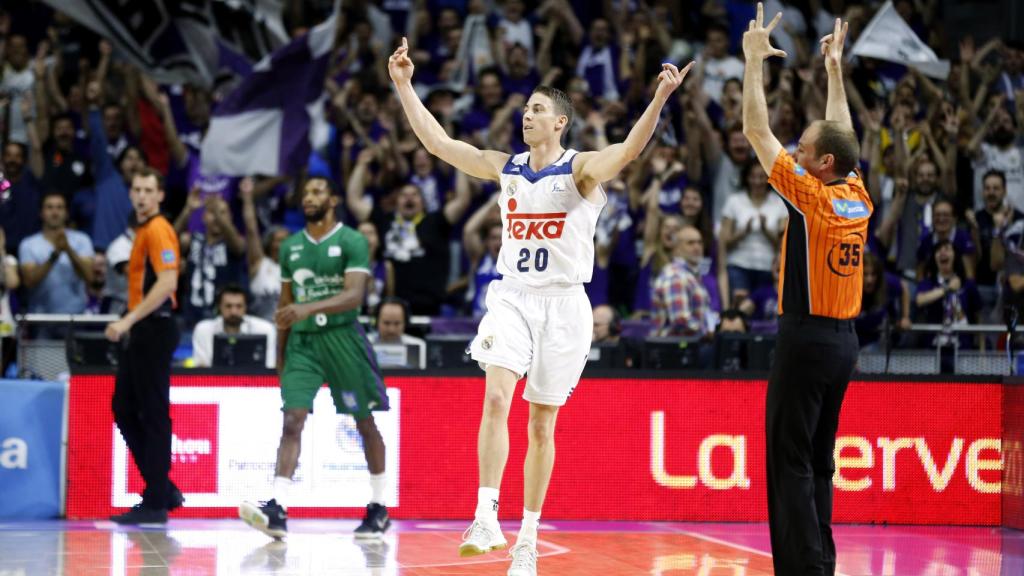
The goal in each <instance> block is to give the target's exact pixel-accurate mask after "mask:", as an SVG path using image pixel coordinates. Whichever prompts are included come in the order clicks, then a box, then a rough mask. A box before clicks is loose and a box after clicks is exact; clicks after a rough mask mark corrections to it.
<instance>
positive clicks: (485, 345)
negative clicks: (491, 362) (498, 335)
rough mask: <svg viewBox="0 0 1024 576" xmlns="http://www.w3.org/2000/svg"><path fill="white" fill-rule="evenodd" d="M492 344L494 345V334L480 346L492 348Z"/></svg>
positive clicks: (487, 348)
mask: <svg viewBox="0 0 1024 576" xmlns="http://www.w3.org/2000/svg"><path fill="white" fill-rule="evenodd" d="M491 346H494V336H488V337H486V338H484V339H483V341H482V342H480V347H481V348H483V349H484V350H490V349H491Z"/></svg>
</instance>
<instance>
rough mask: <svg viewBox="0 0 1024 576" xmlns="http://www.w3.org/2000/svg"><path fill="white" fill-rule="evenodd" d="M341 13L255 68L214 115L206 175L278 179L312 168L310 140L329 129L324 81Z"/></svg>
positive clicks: (204, 151)
mask: <svg viewBox="0 0 1024 576" xmlns="http://www.w3.org/2000/svg"><path fill="white" fill-rule="evenodd" d="M338 17H339V16H338V13H337V11H335V13H334V14H332V15H331V17H330V18H328V19H327V20H326V21H324V22H323V23H321V24H320V25H318V26H316V27H314V28H313V29H312V30H310V31H309V33H308V34H305V35H303V36H301V37H299V38H296V39H295V40H293V41H291V42H290V43H289V44H287V45H285V46H283V47H281V48H280V49H278V50H277V51H275V52H274V53H273V54H271V55H270V56H268V57H267V58H264V59H263V60H261V61H260V62H259V63H258V64H256V66H254V67H253V72H252V74H250V75H249V76H248V77H247V78H245V80H243V81H242V83H241V84H240V85H239V86H238V87H237V88H236V89H235V90H234V91H233V92H232V93H231V94H230V95H228V97H227V98H226V99H225V100H224V101H223V102H221V103H220V104H219V105H218V106H217V108H216V109H215V110H214V111H213V117H212V118H211V119H210V127H209V129H208V130H207V132H206V137H205V138H204V139H203V144H202V148H201V151H200V158H201V160H202V171H203V173H205V174H222V175H225V176H252V175H256V174H262V175H268V176H276V175H286V174H296V173H298V172H299V171H300V170H301V169H302V167H303V166H304V165H305V164H306V162H307V161H308V159H309V152H310V136H311V135H312V134H313V133H314V132H316V131H317V130H318V125H319V124H321V123H323V103H324V100H325V98H324V78H325V77H326V75H327V67H328V63H329V60H330V56H331V46H332V43H333V41H334V34H335V22H336V20H337V18H338Z"/></svg>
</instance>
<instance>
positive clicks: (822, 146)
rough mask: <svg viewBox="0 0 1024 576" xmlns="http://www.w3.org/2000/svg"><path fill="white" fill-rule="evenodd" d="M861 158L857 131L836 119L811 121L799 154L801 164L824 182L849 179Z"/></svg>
mask: <svg viewBox="0 0 1024 576" xmlns="http://www.w3.org/2000/svg"><path fill="white" fill-rule="evenodd" d="M859 159H860V143H859V142H858V141H857V133H856V132H854V131H853V129H852V128H849V127H847V126H844V125H843V124H841V123H839V122H835V121H833V120H818V121H815V122H813V123H811V125H810V126H808V127H807V130H804V133H803V135H802V136H801V137H800V144H799V146H798V148H797V153H796V161H797V163H798V164H800V165H801V166H803V167H804V168H806V169H807V171H808V172H810V173H811V175H813V176H814V177H816V178H818V179H819V180H821V181H822V182H829V181H831V180H835V179H837V178H845V177H846V175H847V174H849V173H850V172H852V171H853V169H854V168H856V167H857V161H858V160H859Z"/></svg>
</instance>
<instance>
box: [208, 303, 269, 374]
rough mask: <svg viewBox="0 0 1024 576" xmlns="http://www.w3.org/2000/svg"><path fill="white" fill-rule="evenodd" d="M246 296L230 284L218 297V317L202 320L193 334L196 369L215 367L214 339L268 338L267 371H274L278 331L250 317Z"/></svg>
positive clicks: (264, 321)
mask: <svg viewBox="0 0 1024 576" xmlns="http://www.w3.org/2000/svg"><path fill="white" fill-rule="evenodd" d="M245 309H246V295H245V291H244V290H242V287H241V286H239V285H237V284H228V285H226V286H224V288H221V290H220V293H219V294H217V313H218V314H217V317H216V318H211V319H209V320H201V321H200V322H199V323H198V324H196V327H195V329H193V330H192V359H193V360H194V361H195V365H196V367H197V368H205V367H209V366H211V365H212V364H213V337H214V336H216V335H217V334H265V335H266V336H267V357H266V364H267V368H274V367H275V366H276V365H277V364H276V353H277V330H276V329H275V328H274V325H273V324H271V323H270V322H267V321H266V320H264V319H262V318H257V317H255V316H247V315H246V313H245Z"/></svg>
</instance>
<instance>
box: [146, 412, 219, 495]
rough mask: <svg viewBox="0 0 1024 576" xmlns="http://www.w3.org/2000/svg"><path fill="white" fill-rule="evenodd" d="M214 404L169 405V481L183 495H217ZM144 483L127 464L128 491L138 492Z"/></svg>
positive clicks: (215, 416) (217, 424) (217, 423)
mask: <svg viewBox="0 0 1024 576" xmlns="http://www.w3.org/2000/svg"><path fill="white" fill-rule="evenodd" d="M219 419H220V406H219V405H217V404H171V422H172V423H173V424H172V426H173V429H172V431H171V480H173V481H174V483H175V484H176V485H177V486H178V488H180V489H181V491H182V492H184V493H185V494H196V493H216V492H217V486H218V481H217V452H218V443H217V430H218V428H219V424H220V422H219ZM144 486H145V483H144V482H143V481H142V477H141V476H139V473H138V470H137V469H136V467H135V466H133V465H131V464H129V472H128V491H129V492H139V493H141V492H142V489H143V487H144Z"/></svg>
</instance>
